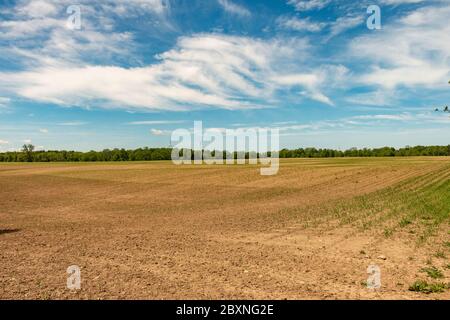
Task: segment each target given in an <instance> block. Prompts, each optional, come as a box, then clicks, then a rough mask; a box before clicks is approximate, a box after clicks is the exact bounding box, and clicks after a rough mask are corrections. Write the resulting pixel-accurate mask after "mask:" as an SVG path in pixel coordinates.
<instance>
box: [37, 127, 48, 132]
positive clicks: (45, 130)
mask: <svg viewBox="0 0 450 320" xmlns="http://www.w3.org/2000/svg"><path fill="white" fill-rule="evenodd" d="M39 132H40V133H48V129H45V128H42V129H39Z"/></svg>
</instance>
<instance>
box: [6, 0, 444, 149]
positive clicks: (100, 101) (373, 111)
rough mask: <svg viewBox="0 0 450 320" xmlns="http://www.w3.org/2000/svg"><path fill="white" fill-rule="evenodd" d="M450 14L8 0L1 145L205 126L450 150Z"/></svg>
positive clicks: (143, 140) (284, 3)
mask: <svg viewBox="0 0 450 320" xmlns="http://www.w3.org/2000/svg"><path fill="white" fill-rule="evenodd" d="M74 4H75V5H79V6H80V9H81V11H80V12H81V19H80V22H81V28H80V29H79V30H77V29H73V28H70V27H68V25H67V21H68V18H69V16H70V14H68V13H67V8H68V7H69V6H71V5H74ZM370 5H378V6H379V7H380V9H381V23H382V28H381V30H370V29H369V28H367V25H366V20H367V18H368V17H369V16H370V14H368V13H367V8H368V7H369V6H370ZM449 17H450V1H446V0H436V1H433V0H426V1H424V0H378V1H376V0H371V1H345V0H336V1H330V0H310V1H302V0H279V1H276V0H265V1H243V0H201V1H200V0H189V1H188V0H129V1H121V0H116V1H112V0H103V1H102V0H100V1H96V2H95V3H94V2H93V1H87V0H79V1H76V2H73V1H67V0H54V1H52V0H33V1H29V0H20V1H9V0H3V1H2V2H1V4H0V53H1V54H0V151H8V150H16V149H18V148H20V146H21V145H22V144H24V143H26V142H31V143H33V144H34V145H36V146H38V147H39V148H40V149H46V150H48V149H70V150H90V149H94V150H101V149H104V148H114V147H119V148H121V147H124V148H136V147H143V146H151V147H165V146H169V145H170V133H171V132H172V131H173V130H174V129H177V128H191V127H192V126H193V121H194V120H201V121H203V126H204V127H208V128H239V127H241V128H248V127H277V128H279V129H280V132H281V141H280V144H281V147H288V148H296V147H309V146H315V147H330V148H341V149H342V148H350V147H377V146H385V145H389V146H395V147H401V146H405V145H418V144H422V145H424V144H426V145H435V144H439V145H446V144H449V143H450V140H449V138H448V137H450V117H449V116H450V114H449V113H444V112H435V111H434V109H435V108H437V107H438V108H440V109H442V107H443V106H445V105H449V104H450V86H449V85H448V80H450V25H449V23H448V20H449Z"/></svg>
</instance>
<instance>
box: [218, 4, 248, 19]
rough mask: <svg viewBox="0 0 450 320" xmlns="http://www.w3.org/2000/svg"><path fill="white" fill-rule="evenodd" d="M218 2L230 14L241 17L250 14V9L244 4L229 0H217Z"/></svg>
mask: <svg viewBox="0 0 450 320" xmlns="http://www.w3.org/2000/svg"><path fill="white" fill-rule="evenodd" d="M218 2H219V4H220V5H221V6H222V8H223V9H224V10H225V11H226V12H228V13H231V14H234V15H238V16H241V17H249V16H251V13H250V11H249V10H248V9H247V8H245V7H244V6H241V5H238V4H236V3H234V2H232V1H231V0H218Z"/></svg>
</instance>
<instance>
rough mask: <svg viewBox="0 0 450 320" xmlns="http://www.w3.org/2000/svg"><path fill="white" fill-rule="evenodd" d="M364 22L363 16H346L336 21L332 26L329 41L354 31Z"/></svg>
mask: <svg viewBox="0 0 450 320" xmlns="http://www.w3.org/2000/svg"><path fill="white" fill-rule="evenodd" d="M363 22H364V17H363V16H345V17H340V18H338V19H336V21H335V22H333V23H332V24H331V27H330V34H329V36H328V39H330V38H332V37H335V36H337V35H339V34H341V33H343V32H345V31H347V30H350V29H353V28H355V27H357V26H359V25H361V24H362V23H363Z"/></svg>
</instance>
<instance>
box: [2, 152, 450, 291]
mask: <svg viewBox="0 0 450 320" xmlns="http://www.w3.org/2000/svg"><path fill="white" fill-rule="evenodd" d="M0 197H1V202H0V298H1V299H449V298H450V293H449V291H450V290H449V289H448V285H447V284H448V283H449V281H450V269H449V268H450V264H449V263H450V261H449V258H448V257H449V256H450V242H449V241H450V228H449V226H450V220H449V217H450V160H449V158H437V157H434V158H392V159H387V158H377V159H290V160H285V161H282V162H281V164H280V170H279V173H278V174H277V175H275V176H261V175H260V173H259V168H258V166H254V165H247V166H242V165H241V166H237V165H234V166H233V165H231V166H205V165H201V166H195V165H192V166H186V165H185V166H175V165H173V164H172V163H171V162H148V163H79V164H78V163H50V164H44V163H30V164H0ZM70 265H78V266H80V268H81V279H82V282H81V290H78V291H71V290H68V289H67V288H66V281H67V277H68V274H67V273H66V270H67V267H68V266H70ZM369 265H377V266H379V268H380V271H381V284H382V286H381V288H380V289H376V290H374V289H368V288H367V286H366V280H367V278H368V276H369V275H368V273H367V268H368V266H369ZM419 280H423V281H426V283H427V284H428V287H427V285H423V286H422V287H421V286H416V287H417V288H418V289H417V291H410V287H411V286H412V285H413V284H414V283H415V282H416V281H419ZM424 283H425V282H423V283H422V284H424ZM439 291H441V292H439Z"/></svg>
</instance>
